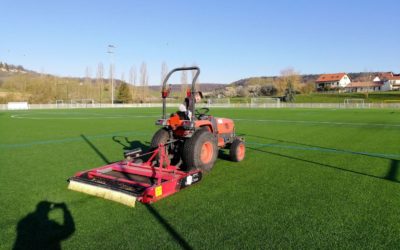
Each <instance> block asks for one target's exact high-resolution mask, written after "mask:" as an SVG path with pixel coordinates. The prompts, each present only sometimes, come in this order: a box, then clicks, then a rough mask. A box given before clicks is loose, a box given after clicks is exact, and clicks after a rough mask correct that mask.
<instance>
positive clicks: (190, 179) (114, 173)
mask: <svg viewBox="0 0 400 250" xmlns="http://www.w3.org/2000/svg"><path fill="white" fill-rule="evenodd" d="M146 155H150V157H149V159H148V160H146V161H145V162H143V160H142V159H143V157H145V156H146ZM125 157H126V160H123V161H120V162H115V163H112V164H109V165H106V166H103V167H99V168H94V169H91V170H87V171H83V172H79V173H77V174H75V176H74V177H71V178H70V179H68V182H69V185H68V189H71V190H74V191H78V192H82V193H86V194H89V195H93V196H97V197H101V198H104V199H108V200H112V201H115V202H119V203H122V204H124V205H127V206H130V207H134V206H135V202H136V200H137V201H139V202H142V203H153V202H156V201H158V200H160V199H162V198H164V197H167V196H169V195H172V194H174V193H176V192H179V191H180V190H181V189H182V188H185V187H187V186H190V185H192V184H194V183H196V182H199V181H200V180H201V178H202V172H201V171H200V170H197V169H196V170H193V171H190V172H183V171H180V170H178V168H177V167H176V166H172V165H171V164H170V161H169V158H168V155H167V154H166V150H165V145H163V144H160V145H159V146H158V148H157V149H155V150H154V151H151V152H149V153H145V154H141V149H136V150H131V151H129V152H125ZM156 159H158V160H156Z"/></svg>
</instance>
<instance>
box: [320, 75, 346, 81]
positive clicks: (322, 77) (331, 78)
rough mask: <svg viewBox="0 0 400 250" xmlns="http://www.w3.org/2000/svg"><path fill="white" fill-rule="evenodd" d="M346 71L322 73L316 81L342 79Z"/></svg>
mask: <svg viewBox="0 0 400 250" xmlns="http://www.w3.org/2000/svg"><path fill="white" fill-rule="evenodd" d="M345 75H346V73H336V74H323V75H320V76H319V77H318V79H317V81H316V82H336V81H340V80H341V79H342V78H343V76H345Z"/></svg>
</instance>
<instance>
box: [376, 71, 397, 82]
mask: <svg viewBox="0 0 400 250" xmlns="http://www.w3.org/2000/svg"><path fill="white" fill-rule="evenodd" d="M392 76H393V72H381V73H379V74H378V75H376V76H375V78H374V80H373V81H374V82H384V81H385V80H386V79H387V78H389V77H392Z"/></svg>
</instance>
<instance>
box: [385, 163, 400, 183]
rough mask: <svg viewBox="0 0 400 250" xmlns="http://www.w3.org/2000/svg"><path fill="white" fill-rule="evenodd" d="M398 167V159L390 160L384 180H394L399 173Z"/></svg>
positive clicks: (399, 166) (399, 165) (399, 164)
mask: <svg viewBox="0 0 400 250" xmlns="http://www.w3.org/2000/svg"><path fill="white" fill-rule="evenodd" d="M399 168H400V161H399V160H391V163H390V167H389V171H388V173H387V174H386V176H385V179H386V180H389V181H396V182H398V180H397V174H398V173H399Z"/></svg>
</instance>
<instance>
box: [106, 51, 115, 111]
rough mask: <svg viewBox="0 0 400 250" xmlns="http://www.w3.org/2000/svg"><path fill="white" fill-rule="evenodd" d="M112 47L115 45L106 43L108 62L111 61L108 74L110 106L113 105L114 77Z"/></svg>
mask: <svg viewBox="0 0 400 250" xmlns="http://www.w3.org/2000/svg"><path fill="white" fill-rule="evenodd" d="M114 49H115V46H114V45H112V44H110V45H108V50H107V53H108V54H110V62H111V65H110V74H111V76H110V77H111V106H114V77H113V75H114V66H113V65H114V58H113V57H114Z"/></svg>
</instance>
